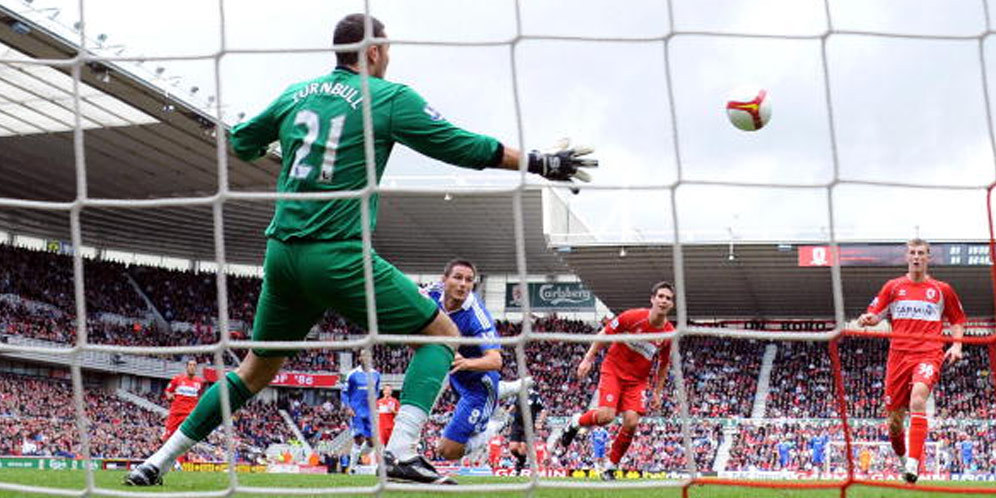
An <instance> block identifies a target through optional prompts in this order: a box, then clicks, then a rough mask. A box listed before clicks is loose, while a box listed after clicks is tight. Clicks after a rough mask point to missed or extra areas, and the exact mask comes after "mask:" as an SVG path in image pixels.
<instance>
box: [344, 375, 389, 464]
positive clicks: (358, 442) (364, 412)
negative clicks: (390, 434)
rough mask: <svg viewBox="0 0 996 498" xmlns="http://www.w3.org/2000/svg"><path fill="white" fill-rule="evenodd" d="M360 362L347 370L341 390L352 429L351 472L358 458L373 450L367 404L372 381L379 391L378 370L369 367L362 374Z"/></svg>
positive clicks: (375, 388) (376, 391)
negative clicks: (368, 369)
mask: <svg viewBox="0 0 996 498" xmlns="http://www.w3.org/2000/svg"><path fill="white" fill-rule="evenodd" d="M364 373H365V372H364V371H363V366H362V364H361V365H359V366H357V367H356V368H354V369H352V370H350V371H349V373H348V374H347V375H346V378H345V379H344V381H343V382H344V385H343V389H342V392H341V396H342V406H343V409H344V410H346V415H348V416H349V417H350V420H349V427H350V429H352V431H353V449H352V451H350V453H349V470H350V472H352V471H353V470H354V469H355V468H356V465H357V464H358V463H359V462H360V458H361V457H363V456H364V455H366V454H367V453H370V452H371V451H373V448H374V446H373V445H374V443H373V441H372V440H371V439H370V437H371V435H372V434H373V425H372V424H371V423H370V405H369V404H367V389H368V386H369V385H370V384H371V383H372V384H373V385H374V387H373V390H374V392H375V393H378V392H380V372H378V371H376V370H374V369H372V368H371V369H370V372H368V373H366V375H364Z"/></svg>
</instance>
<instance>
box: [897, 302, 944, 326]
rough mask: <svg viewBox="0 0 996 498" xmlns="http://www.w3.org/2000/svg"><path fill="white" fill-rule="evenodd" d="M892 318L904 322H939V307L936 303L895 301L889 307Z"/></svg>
mask: <svg viewBox="0 0 996 498" xmlns="http://www.w3.org/2000/svg"><path fill="white" fill-rule="evenodd" d="M889 312H890V313H891V314H892V318H893V319H896V318H899V319H904V320H925V321H931V322H938V321H940V320H941V307H940V306H938V305H937V303H931V302H927V301H912V300H910V301H895V302H893V303H892V305H891V306H890V307H889Z"/></svg>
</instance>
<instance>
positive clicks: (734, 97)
mask: <svg viewBox="0 0 996 498" xmlns="http://www.w3.org/2000/svg"><path fill="white" fill-rule="evenodd" d="M726 115H727V117H729V118H730V122H731V123H733V126H736V127H737V128H739V129H741V130H743V131H757V130H760V129H761V128H764V126H765V125H766V124H768V121H769V120H771V97H770V96H769V95H768V91H767V90H765V89H763V88H762V89H757V88H739V89H737V90H734V91H733V92H731V93H730V95H729V97H728V98H727V100H726Z"/></svg>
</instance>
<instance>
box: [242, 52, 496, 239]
mask: <svg viewBox="0 0 996 498" xmlns="http://www.w3.org/2000/svg"><path fill="white" fill-rule="evenodd" d="M369 82H370V97H371V108H372V110H373V140H374V145H373V149H374V164H375V167H376V176H377V182H378V183H379V182H380V179H381V176H383V174H384V168H385V167H386V165H387V158H388V156H390V155H391V149H392V147H393V146H394V143H395V142H400V143H402V144H404V145H407V146H409V147H411V148H412V149H415V150H416V151H418V152H420V153H422V154H425V155H427V156H430V157H433V158H435V159H438V160H440V161H444V162H447V163H450V164H454V165H457V166H463V167H468V168H474V169H483V168H485V167H487V166H494V165H497V164H498V163H499V162H500V160H501V154H502V147H501V144H500V143H499V142H498V141H497V140H495V139H494V138H491V137H488V136H484V135H478V134H475V133H470V132H468V131H466V130H463V129H460V128H458V127H456V126H454V125H453V124H451V123H449V122H448V121H446V120H445V119H443V117H442V116H441V115H440V114H439V113H438V112H436V111H435V110H434V109H432V108H431V107H429V105H428V104H426V102H425V100H424V99H423V98H422V97H421V96H420V95H419V94H418V93H416V92H415V91H414V90H412V89H411V88H408V87H407V86H405V85H400V84H397V83H391V82H389V81H385V80H383V79H380V78H376V77H373V76H371V77H370V78H369ZM360 85H361V81H360V75H358V74H357V73H356V72H354V71H352V70H350V69H348V68H343V67H339V68H336V69H335V70H334V71H332V73H331V74H328V75H325V76H322V77H319V78H316V79H313V80H310V81H305V82H301V83H297V84H295V85H291V86H290V88H288V89H287V90H285V91H284V93H283V94H282V95H280V97H278V98H277V99H276V100H275V101H274V102H273V103H272V104H270V106H269V107H267V108H266V110H264V111H263V112H262V113H261V114H260V115H258V116H256V117H254V118H252V119H251V120H249V121H247V122H245V123H241V124H238V125H236V126H235V128H234V129H233V130H232V136H231V141H232V146H233V148H234V150H235V154H236V155H238V156H239V157H240V158H241V159H243V160H252V159H255V158H258V157H260V156H262V155H263V154H265V153H266V148H267V146H268V145H269V144H270V143H272V142H273V141H275V140H278V139H279V140H280V148H281V149H282V151H283V167H282V168H281V170H280V176H279V177H278V179H277V191H278V192H326V191H343V190H359V189H362V188H364V187H365V186H366V185H367V171H366V157H365V154H364V147H363V107H362V101H363V96H362V92H361V91H360ZM377 204H378V197H377V196H376V195H373V196H371V198H370V230H373V229H374V227H375V226H376V224H377ZM361 234H362V228H361V221H360V199H359V198H354V199H333V200H296V199H280V200H277V203H276V210H275V211H274V214H273V220H272V221H271V222H270V226H269V227H268V228H267V229H266V236H267V237H272V238H276V239H279V240H283V241H286V240H288V239H314V240H349V239H357V238H359V237H360V236H361Z"/></svg>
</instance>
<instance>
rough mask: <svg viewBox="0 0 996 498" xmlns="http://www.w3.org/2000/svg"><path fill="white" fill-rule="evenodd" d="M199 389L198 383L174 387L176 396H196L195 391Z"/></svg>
mask: <svg viewBox="0 0 996 498" xmlns="http://www.w3.org/2000/svg"><path fill="white" fill-rule="evenodd" d="M200 390H201V386H200V384H197V385H193V386H188V385H183V386H178V387H177V388H176V395H177V396H190V397H191V398H196V397H197V393H198V392H199V391H200Z"/></svg>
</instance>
